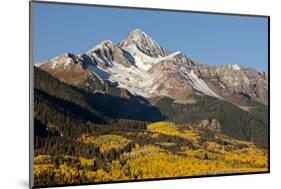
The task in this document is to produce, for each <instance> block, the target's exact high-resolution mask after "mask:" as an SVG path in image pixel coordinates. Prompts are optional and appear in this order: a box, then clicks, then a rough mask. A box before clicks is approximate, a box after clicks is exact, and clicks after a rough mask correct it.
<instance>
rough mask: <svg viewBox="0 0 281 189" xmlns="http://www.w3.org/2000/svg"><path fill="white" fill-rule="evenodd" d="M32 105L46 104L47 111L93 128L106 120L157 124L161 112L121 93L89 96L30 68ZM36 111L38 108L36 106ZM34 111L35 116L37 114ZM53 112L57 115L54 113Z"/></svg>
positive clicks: (140, 98) (142, 101) (161, 118)
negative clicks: (32, 71)
mask: <svg viewBox="0 0 281 189" xmlns="http://www.w3.org/2000/svg"><path fill="white" fill-rule="evenodd" d="M34 75H35V86H34V87H35V95H34V96H35V102H37V101H38V102H42V101H46V103H45V104H47V106H49V108H50V109H52V108H53V107H56V108H57V109H58V110H59V111H60V112H61V113H64V114H68V115H69V116H70V117H72V118H73V117H78V118H79V119H84V120H88V121H91V122H93V123H97V124H105V123H106V120H110V119H130V120H138V121H159V120H163V119H165V117H164V116H162V114H161V112H160V111H159V110H158V109H157V108H156V107H153V106H151V105H150V104H149V102H148V101H147V100H145V99H144V98H142V97H135V96H133V95H131V94H130V93H128V92H126V91H125V92H124V91H122V90H121V89H114V91H113V90H109V92H110V93H111V94H112V95H110V94H107V93H90V92H87V91H84V90H81V89H79V88H75V87H72V86H69V85H67V84H65V83H62V82H60V81H59V80H57V79H56V78H54V77H52V76H51V75H49V74H48V73H46V72H45V71H43V70H40V69H39V68H36V67H34ZM36 108H39V106H38V105H37V106H36ZM36 108H35V115H37V114H36V113H37V112H40V110H37V109H36ZM58 110H57V111H58Z"/></svg>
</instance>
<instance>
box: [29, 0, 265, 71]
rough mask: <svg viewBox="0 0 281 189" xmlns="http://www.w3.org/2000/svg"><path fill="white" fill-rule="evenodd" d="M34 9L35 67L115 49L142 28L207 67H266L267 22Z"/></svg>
mask: <svg viewBox="0 0 281 189" xmlns="http://www.w3.org/2000/svg"><path fill="white" fill-rule="evenodd" d="M33 6H34V9H33V10H34V14H33V15H34V25H33V29H34V30H33V32H34V49H33V50H34V61H35V62H39V61H43V60H47V59H50V58H52V57H54V56H56V55H60V54H63V53H65V52H71V53H76V54H78V53H82V52H85V51H87V50H89V49H90V48H93V47H94V46H95V45H97V44H98V43H99V42H100V41H102V40H104V39H109V40H112V41H113V42H115V43H117V42H119V41H120V40H121V39H124V38H126V36H127V35H128V33H129V32H130V31H131V30H133V29H135V28H139V29H141V30H143V31H144V32H146V33H147V34H148V35H150V36H151V37H152V38H154V39H155V40H156V41H157V42H158V43H159V44H160V45H161V46H162V47H164V48H166V49H167V50H168V51H170V52H174V51H182V52H184V53H185V54H186V55H187V56H188V57H190V58H192V59H193V60H196V61H199V62H201V63H205V64H209V65H221V64H240V65H243V66H246V67H252V68H255V69H257V70H259V71H267V67H268V50H267V43H268V38H267V36H268V29H267V18H263V17H245V16H227V15H214V14H199V13H186V12H185V13H183V12H170V11H168V12H164V11H156V10H136V9H121V8H118V9H117V8H108V7H91V6H79V5H75V6H74V5H72V6H69V5H61V4H42V3H33Z"/></svg>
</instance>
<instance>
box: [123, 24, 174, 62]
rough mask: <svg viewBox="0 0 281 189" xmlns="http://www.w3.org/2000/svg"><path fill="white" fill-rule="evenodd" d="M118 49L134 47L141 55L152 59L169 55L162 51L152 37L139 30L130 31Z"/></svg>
mask: <svg viewBox="0 0 281 189" xmlns="http://www.w3.org/2000/svg"><path fill="white" fill-rule="evenodd" d="M119 46H120V47H123V48H125V49H126V47H130V46H136V47H137V48H138V50H140V51H141V52H142V53H144V54H146V55H148V56H150V57H153V58H158V57H164V56H167V55H169V53H168V52H167V51H166V50H165V49H163V48H162V47H161V46H160V45H159V44H158V43H157V42H156V41H155V40H154V39H153V38H152V37H150V36H149V35H148V34H146V33H145V32H144V31H142V30H140V29H138V28H137V29H134V30H132V31H131V32H130V33H129V35H128V37H127V38H126V39H124V40H122V41H121V42H120V43H119Z"/></svg>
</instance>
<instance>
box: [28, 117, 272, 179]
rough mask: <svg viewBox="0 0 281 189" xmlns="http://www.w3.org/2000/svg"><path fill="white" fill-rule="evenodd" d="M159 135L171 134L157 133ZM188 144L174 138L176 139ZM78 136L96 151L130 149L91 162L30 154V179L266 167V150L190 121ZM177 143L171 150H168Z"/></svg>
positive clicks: (161, 174) (127, 176)
mask: <svg viewBox="0 0 281 189" xmlns="http://www.w3.org/2000/svg"><path fill="white" fill-rule="evenodd" d="M161 135H165V136H170V137H174V136H176V137H177V140H174V141H172V140H171V139H172V138H167V139H166V138H165V137H164V138H161V140H160V138H159V137H161ZM132 137H135V138H141V139H143V138H144V139H149V140H151V141H155V142H152V143H150V144H142V143H138V142H137V141H139V140H136V141H134V140H133V139H132ZM185 140H186V141H190V142H191V143H192V145H193V147H192V148H191V147H190V146H187V144H189V143H181V144H178V143H176V142H177V141H185ZM78 141H80V142H83V143H85V144H86V143H87V144H90V143H93V144H95V145H97V146H99V148H100V151H101V153H104V152H107V151H108V150H110V149H112V148H114V149H116V150H118V149H123V148H124V147H125V146H126V145H128V144H129V143H132V144H133V145H132V146H133V147H132V149H130V150H128V151H121V152H119V153H120V154H119V155H118V156H116V158H115V159H113V160H103V161H105V163H104V167H106V168H101V167H97V168H94V167H96V166H97V160H98V159H97V157H92V158H85V157H74V156H68V155H61V156H60V157H59V160H60V161H59V162H56V161H55V160H54V159H55V157H54V156H51V155H43V154H42V155H38V156H36V157H34V167H33V168H34V176H35V178H41V179H43V178H45V177H46V176H47V177H51V178H52V179H53V182H56V184H73V183H91V182H105V181H117V180H132V179H153V178H165V177H184V176H194V175H214V174H231V173H250V172H264V171H267V170H268V158H267V157H268V151H267V150H265V149H259V148H257V147H256V146H255V145H254V144H253V143H252V142H249V141H241V140H237V139H233V138H230V137H227V136H225V135H222V134H219V133H216V134H215V135H214V136H213V137H212V138H210V139H208V138H207V139H206V138H205V139H204V140H202V136H201V134H200V131H199V130H198V129H196V128H193V127H191V126H184V127H182V128H180V126H178V125H176V124H174V123H171V122H157V123H152V124H149V125H148V128H147V130H146V131H143V132H138V133H125V134H123V135H121V134H120V135H119V134H106V135H100V136H96V137H94V136H91V135H82V136H81V137H79V138H78ZM177 145H178V146H180V148H177V149H176V150H175V151H171V150H169V149H170V148H172V149H173V148H174V147H176V146H177Z"/></svg>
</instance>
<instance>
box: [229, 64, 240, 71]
mask: <svg viewBox="0 0 281 189" xmlns="http://www.w3.org/2000/svg"><path fill="white" fill-rule="evenodd" d="M231 67H232V69H233V70H235V71H237V70H240V69H241V67H240V66H239V65H238V64H233V65H231Z"/></svg>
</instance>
